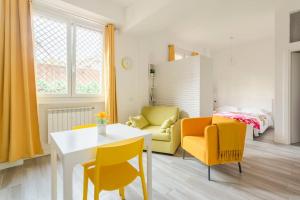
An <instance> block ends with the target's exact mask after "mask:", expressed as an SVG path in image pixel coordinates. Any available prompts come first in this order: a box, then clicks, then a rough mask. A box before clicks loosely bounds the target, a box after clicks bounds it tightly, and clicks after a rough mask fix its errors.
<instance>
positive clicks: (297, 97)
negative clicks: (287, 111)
mask: <svg viewBox="0 0 300 200" xmlns="http://www.w3.org/2000/svg"><path fill="white" fill-rule="evenodd" d="M291 144H296V145H299V144H300V51H295V52H292V53H291Z"/></svg>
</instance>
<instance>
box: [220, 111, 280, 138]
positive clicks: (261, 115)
mask: <svg viewBox="0 0 300 200" xmlns="http://www.w3.org/2000/svg"><path fill="white" fill-rule="evenodd" d="M222 113H223V114H225V113H226V114H228V113H233V114H239V115H243V116H245V117H246V118H249V119H250V118H255V119H256V121H257V122H258V123H259V129H256V128H253V127H252V128H253V134H254V136H259V134H262V133H264V132H265V131H266V130H267V129H268V128H269V127H273V125H274V123H273V118H272V114H271V113H270V112H268V111H265V110H261V109H256V108H236V107H234V106H222V107H219V108H218V109H217V112H216V113H215V114H220V115H222ZM248 126H251V125H248ZM248 129H249V128H248Z"/></svg>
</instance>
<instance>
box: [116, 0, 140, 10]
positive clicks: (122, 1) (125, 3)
mask: <svg viewBox="0 0 300 200" xmlns="http://www.w3.org/2000/svg"><path fill="white" fill-rule="evenodd" d="M111 1H113V2H114V3H116V4H118V5H120V6H122V7H124V8H127V7H129V6H131V5H132V4H133V3H135V2H136V1H138V0H111Z"/></svg>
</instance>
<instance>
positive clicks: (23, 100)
mask: <svg viewBox="0 0 300 200" xmlns="http://www.w3.org/2000/svg"><path fill="white" fill-rule="evenodd" d="M30 6H31V5H30V2H29V1H28V0H1V5H0V7H1V8H0V9H1V10H0V13H1V14H0V27H1V28H0V162H7V161H15V160H18V159H22V158H29V157H33V156H35V155H37V154H42V153H43V152H42V148H41V142H40V136H39V126H38V114H37V102H36V88H35V74H34V61H33V44H32V32H31V10H30Z"/></svg>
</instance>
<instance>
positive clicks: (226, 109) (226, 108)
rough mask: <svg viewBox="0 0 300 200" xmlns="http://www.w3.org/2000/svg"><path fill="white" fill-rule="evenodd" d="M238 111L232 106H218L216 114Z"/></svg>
mask: <svg viewBox="0 0 300 200" xmlns="http://www.w3.org/2000/svg"><path fill="white" fill-rule="evenodd" d="M238 111H239V109H238V108H237V107H234V106H220V107H218V108H217V112H238Z"/></svg>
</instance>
